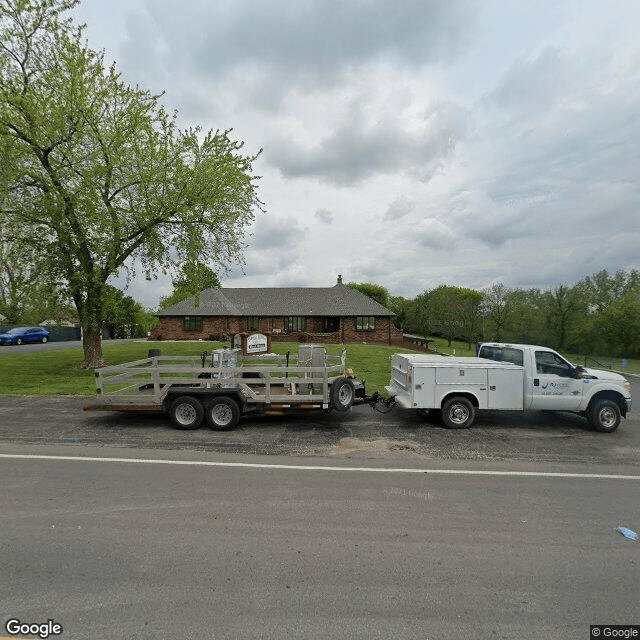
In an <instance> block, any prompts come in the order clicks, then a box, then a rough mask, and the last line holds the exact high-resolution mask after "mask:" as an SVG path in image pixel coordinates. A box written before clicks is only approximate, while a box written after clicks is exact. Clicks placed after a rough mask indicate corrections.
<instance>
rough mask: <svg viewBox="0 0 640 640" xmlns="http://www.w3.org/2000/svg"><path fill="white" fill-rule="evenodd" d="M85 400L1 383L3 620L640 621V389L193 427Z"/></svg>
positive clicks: (92, 628) (480, 632) (276, 630)
mask: <svg viewBox="0 0 640 640" xmlns="http://www.w3.org/2000/svg"><path fill="white" fill-rule="evenodd" d="M632 387H633V388H632V393H633V395H634V397H635V398H637V397H638V393H637V392H638V390H639V387H640V384H639V383H638V381H633V382H632ZM85 402H86V399H85V398H39V397H35V398H17V397H6V396H5V397H0V487H2V490H0V510H1V511H0V512H1V513H2V516H3V517H2V518H1V519H0V540H2V545H1V546H0V566H1V567H2V576H3V579H2V581H0V616H2V619H0V623H2V624H4V623H5V622H6V621H7V620H8V619H9V618H11V617H13V618H18V619H20V620H22V621H28V622H46V621H47V620H48V619H52V620H54V621H55V622H57V623H59V624H61V625H62V626H63V629H64V631H63V634H62V635H61V636H51V637H60V638H62V639H63V640H65V639H67V638H68V639H73V640H76V639H79V640H84V639H89V638H90V639H92V640H96V639H103V638H104V639H105V640H111V639H123V640H161V639H163V638H166V639H171V640H174V639H177V638H180V639H182V638H189V639H190V640H191V639H194V640H197V639H200V638H202V639H203V640H207V639H210V638H213V639H216V638H221V639H225V640H226V639H227V638H242V639H244V638H267V639H269V638H274V639H275V638H278V639H279V638H323V639H325V638H356V639H357V638H385V639H386V638H399V639H404V638H416V639H417V638H420V639H421V640H422V639H424V638H433V639H435V640H441V639H445V640H446V639H448V638H452V639H453V638H456V639H457V638H464V637H469V638H474V639H475V638H479V639H485V638H486V639H491V640H494V639H497V638H505V639H506V638H509V639H510V638H518V639H521V638H522V639H525V640H526V639H528V638H531V639H533V638H545V639H552V640H553V639H556V638H557V639H563V640H564V639H565V638H589V625H590V624H640V609H639V608H638V601H639V600H640V581H639V580H638V569H639V566H638V565H639V562H640V545H639V544H638V543H637V542H633V541H631V540H628V539H627V538H625V537H623V536H622V535H620V534H619V533H617V532H616V530H615V528H616V527H617V526H619V525H623V526H625V527H628V528H629V529H632V530H634V531H637V532H640V516H639V515H638V508H637V496H638V495H639V490H640V419H639V418H638V412H637V408H636V411H632V412H631V414H630V415H629V417H628V418H627V419H626V420H623V422H622V425H621V427H620V428H619V429H618V430H617V431H616V432H614V433H612V434H601V433H596V432H594V431H591V430H589V429H588V428H587V425H586V422H585V421H584V420H583V419H581V418H580V417H578V416H573V415H570V414H557V413H531V414H528V413H527V414H520V413H504V412H489V413H484V414H481V415H480V416H479V417H478V419H477V421H476V423H475V424H474V426H473V427H471V428H470V429H466V430H460V431H458V430H456V431H451V430H448V429H445V428H443V427H441V426H440V425H439V424H437V423H434V422H432V421H429V419H428V418H427V419H423V418H419V417H418V416H417V415H416V414H415V413H414V412H411V411H403V410H399V409H395V410H394V411H392V412H391V413H389V414H386V415H381V414H379V413H374V412H373V411H372V410H371V409H370V408H369V407H366V406H360V407H355V408H354V409H353V410H352V411H351V412H349V413H347V414H345V415H338V414H335V413H334V414H328V415H324V414H313V415H311V414H307V415H303V416H297V417H296V416H289V417H286V418H282V417H270V418H261V419H257V418H255V419H251V420H243V421H242V422H241V424H240V426H239V428H238V429H236V430H235V431H232V432H214V431H211V430H210V429H208V428H206V427H203V428H201V429H200V430H197V431H187V432H184V431H178V430H175V429H173V428H172V427H171V425H170V423H169V422H168V420H167V419H166V417H163V416H153V415H151V416H150V415H146V416H145V415H136V414H121V413H97V412H84V411H82V406H83V404H84V403H85ZM16 456H20V457H16ZM34 456H45V457H34ZM77 457H84V458H85V459H84V460H77V459H68V458H77ZM86 458H99V459H86ZM123 459H126V460H124V461H123ZM140 460H146V461H147V462H142V461H140ZM273 465H275V467H274V466H273ZM298 467H301V468H298ZM312 467H313V468H312ZM612 476H613V477H612ZM623 476H624V477H623ZM4 632H5V630H4V629H1V628H0V637H2V634H3V633H4Z"/></svg>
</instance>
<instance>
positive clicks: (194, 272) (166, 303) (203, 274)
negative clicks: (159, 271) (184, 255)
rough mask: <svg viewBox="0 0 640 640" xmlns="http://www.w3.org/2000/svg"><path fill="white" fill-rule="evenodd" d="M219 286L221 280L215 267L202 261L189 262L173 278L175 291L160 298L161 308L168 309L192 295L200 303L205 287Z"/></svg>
mask: <svg viewBox="0 0 640 640" xmlns="http://www.w3.org/2000/svg"><path fill="white" fill-rule="evenodd" d="M219 286H220V280H219V279H218V275H217V274H216V272H215V271H214V270H213V269H211V268H210V267H208V266H207V265H206V264H202V263H201V262H195V263H194V262H187V263H186V264H184V265H183V266H182V270H181V272H180V275H179V276H178V277H177V278H174V279H173V292H172V293H171V294H170V295H168V296H166V297H164V298H161V299H160V308H161V309H167V308H169V307H172V306H173V305H174V304H178V302H182V300H186V299H187V298H190V297H192V296H193V297H194V298H195V299H196V302H198V303H199V297H200V292H201V291H202V290H203V289H211V288H213V287H219Z"/></svg>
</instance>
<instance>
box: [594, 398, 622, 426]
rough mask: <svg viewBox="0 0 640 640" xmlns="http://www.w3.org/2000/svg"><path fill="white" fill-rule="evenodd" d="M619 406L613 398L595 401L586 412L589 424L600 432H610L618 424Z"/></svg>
mask: <svg viewBox="0 0 640 640" xmlns="http://www.w3.org/2000/svg"><path fill="white" fill-rule="evenodd" d="M620 418H621V414H620V407H619V406H618V405H617V404H616V403H615V402H614V401H613V400H600V401H598V402H596V403H595V404H594V405H593V407H592V408H591V411H589V413H588V414H587V420H588V421H589V424H590V425H591V426H592V427H593V428H594V429H595V430H596V431H600V432H602V433H612V432H613V431H615V430H616V429H617V428H618V426H619V424H620Z"/></svg>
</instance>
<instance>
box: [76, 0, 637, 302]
mask: <svg viewBox="0 0 640 640" xmlns="http://www.w3.org/2000/svg"><path fill="white" fill-rule="evenodd" d="M76 15H77V18H78V20H79V21H82V22H86V23H87V25H88V29H87V36H88V39H89V44H90V46H92V47H93V48H94V49H104V50H105V52H106V58H107V60H109V61H111V60H115V61H116V62H117V65H118V67H119V69H120V71H121V72H122V73H123V75H124V76H125V78H126V79H127V80H129V81H130V82H131V83H133V84H140V85H141V86H143V87H145V88H147V89H149V90H152V91H159V90H165V91H166V95H165V98H164V104H165V106H166V107H167V108H168V109H169V110H172V109H174V108H177V109H178V110H179V112H180V124H181V126H183V127H186V126H190V125H201V126H202V127H203V128H204V129H227V128H233V130H234V131H233V136H235V138H236V139H239V140H244V141H245V143H246V146H245V150H246V151H247V153H253V152H255V151H258V150H259V149H261V148H262V149H264V151H263V153H262V155H261V156H260V159H259V161H258V162H257V164H256V167H255V168H256V173H258V174H259V175H261V176H262V180H261V182H260V197H261V199H262V200H263V202H264V203H265V208H266V213H264V214H262V213H258V215H257V217H256V221H255V224H254V226H253V228H252V232H251V235H250V236H249V237H247V243H248V245H249V246H248V248H247V250H246V253H245V260H246V264H245V265H244V268H243V269H242V270H241V269H239V268H237V267H236V268H234V269H233V270H232V271H231V273H229V274H227V275H222V277H221V279H222V282H223V286H229V287H242V286H246V287H249V286H331V285H332V284H334V283H335V281H336V277H337V275H338V274H342V275H343V278H344V280H345V282H374V283H377V284H382V285H384V286H386V287H387V288H388V289H389V291H390V292H391V293H392V294H393V295H404V296H406V297H414V296H415V295H417V294H418V293H420V292H422V291H424V290H425V289H429V288H433V287H435V286H438V285H440V284H452V285H459V286H466V287H473V288H478V289H481V288H484V287H487V286H490V285H491V284H493V283H496V282H503V283H505V284H506V285H508V286H513V287H533V286H540V287H549V286H555V285H558V284H563V283H566V284H571V283H574V282H576V281H578V280H580V279H581V278H582V277H584V276H586V275H591V274H593V273H595V272H597V271H599V270H601V269H608V270H610V271H615V270H617V269H621V268H622V269H624V268H636V269H638V268H640V219H639V216H638V211H639V210H640V172H639V169H640V39H639V38H638V37H637V34H638V33H640V3H639V2H637V0H613V2H611V3H603V2H601V0H518V1H516V2H514V0H482V1H479V0H340V1H337V0H217V1H213V0H182V1H181V2H176V1H173V0H109V2H105V1H104V0H82V4H81V5H80V7H79V8H78V10H77V12H76ZM170 290H171V283H170V282H166V281H164V280H160V281H158V282H155V283H153V284H150V283H146V282H141V283H136V282H134V283H133V284H132V286H131V288H130V289H129V293H130V294H131V295H133V296H134V297H135V298H136V299H138V300H140V301H141V302H142V303H143V304H145V305H146V306H148V307H154V306H155V305H156V304H157V301H158V298H159V296H160V295H166V294H167V293H169V292H170Z"/></svg>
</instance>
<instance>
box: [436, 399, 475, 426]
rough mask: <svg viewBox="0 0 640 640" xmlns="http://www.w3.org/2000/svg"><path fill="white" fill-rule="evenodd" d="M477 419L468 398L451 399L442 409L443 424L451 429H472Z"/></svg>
mask: <svg viewBox="0 0 640 640" xmlns="http://www.w3.org/2000/svg"><path fill="white" fill-rule="evenodd" d="M475 417H476V412H475V409H474V408H473V404H471V401H470V400H467V398H462V397H454V398H449V399H448V400H447V401H446V402H445V403H444V405H443V407H442V422H444V425H445V427H448V428H449V429H465V428H466V427H470V426H471V425H472V423H473V420H474V418H475Z"/></svg>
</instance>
